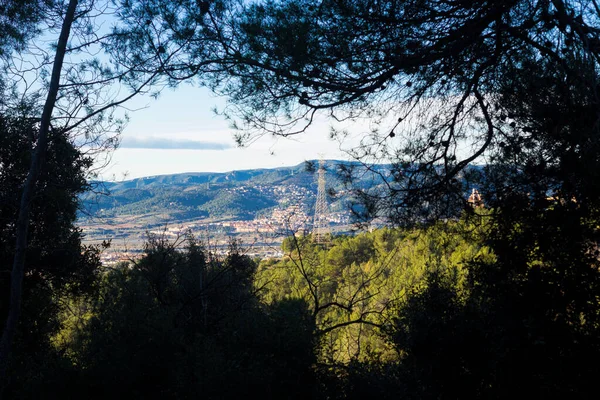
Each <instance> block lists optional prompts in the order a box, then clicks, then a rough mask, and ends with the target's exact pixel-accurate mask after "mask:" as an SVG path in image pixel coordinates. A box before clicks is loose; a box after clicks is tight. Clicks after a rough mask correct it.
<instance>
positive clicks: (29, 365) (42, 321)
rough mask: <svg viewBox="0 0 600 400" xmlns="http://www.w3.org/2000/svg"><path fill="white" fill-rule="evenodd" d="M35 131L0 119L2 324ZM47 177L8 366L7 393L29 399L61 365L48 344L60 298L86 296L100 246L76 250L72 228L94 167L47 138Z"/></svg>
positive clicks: (55, 137) (33, 223)
mask: <svg viewBox="0 0 600 400" xmlns="http://www.w3.org/2000/svg"><path fill="white" fill-rule="evenodd" d="M35 127H36V126H35V124H33V123H32V122H31V120H30V119H28V118H25V117H23V116H16V115H0V205H1V206H0V321H2V322H1V323H2V326H4V321H5V318H6V315H7V313H8V303H9V294H10V290H9V287H10V276H11V273H10V271H11V267H12V261H13V255H14V243H15V223H14V221H16V219H17V213H18V209H19V200H20V188H21V187H22V182H23V180H24V179H25V176H26V174H27V170H28V167H29V162H30V158H31V149H32V147H33V143H32V140H33V137H34V132H35ZM49 149H50V150H51V151H50V153H49V154H48V155H47V160H46V169H45V170H44V171H43V173H42V174H41V176H40V178H39V189H38V192H37V196H36V197H35V198H34V200H33V202H32V205H31V220H30V226H29V246H28V248H27V253H26V263H25V277H24V284H23V314H22V318H21V321H20V325H19V327H18V331H17V337H16V339H15V348H14V352H13V356H12V359H11V362H12V364H11V372H12V373H11V376H10V377H9V385H8V386H7V389H6V393H7V394H8V395H10V394H13V393H21V394H22V396H24V397H26V396H27V394H26V393H29V394H31V393H34V392H35V391H36V390H40V387H42V386H43V385H44V384H48V380H50V381H51V380H52V379H53V376H54V373H53V372H52V371H53V369H55V368H57V366H58V365H60V364H61V363H62V361H61V356H60V354H59V353H57V352H56V351H55V348H54V347H53V346H52V345H51V342H50V338H51V337H52V336H53V335H54V334H56V332H57V331H58V329H59V328H60V323H59V314H60V311H61V309H62V307H63V305H62V304H61V298H62V297H65V296H67V297H69V296H79V295H82V294H83V293H91V292H93V290H94V282H95V279H96V275H97V272H98V268H99V266H100V260H99V252H100V251H101V248H100V246H98V247H96V246H93V247H86V246H82V245H81V238H82V233H81V231H80V229H78V228H77V227H76V226H75V225H74V223H75V219H76V212H77V207H78V202H77V196H78V195H79V194H80V193H82V192H83V191H85V190H86V189H87V184H86V181H85V171H86V169H87V168H88V167H89V166H90V165H91V161H90V160H89V159H88V158H87V157H85V156H84V155H83V154H82V153H81V152H79V151H78V150H76V149H75V148H74V147H73V145H72V144H71V143H70V142H69V141H68V140H66V139H65V138H64V136H63V135H61V134H60V133H58V132H52V134H51V137H50V143H49Z"/></svg>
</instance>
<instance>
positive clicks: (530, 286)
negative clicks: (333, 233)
mask: <svg viewBox="0 0 600 400" xmlns="http://www.w3.org/2000/svg"><path fill="white" fill-rule="evenodd" d="M106 21H111V23H112V24H109V25H107V24H105V22H106ZM46 38H50V39H49V40H50V42H51V43H47V41H46ZM42 39H44V40H42ZM0 66H1V69H0V92H1V93H0V320H1V321H2V337H1V339H0V383H1V385H0V394H1V395H2V396H4V397H6V398H59V397H60V398H64V397H72V398H80V397H85V398H106V397H109V396H110V397H116V398H122V397H128V398H131V397H142V396H143V397H148V398H191V397H207V398H239V397H242V396H253V397H254V396H256V397H259V398H327V399H335V398H344V399H348V398H360V399H363V398H392V397H393V398H402V397H404V398H413V399H429V398H431V399H434V398H435V399H439V398H446V399H447V398H450V399H458V398H492V399H507V398H517V397H518V398H521V397H525V398H557V399H558V398H560V399H563V398H577V399H587V398H597V394H596V393H597V389H596V384H595V380H596V379H597V376H598V373H599V372H600V371H599V369H600V367H599V366H598V363H597V360H598V358H599V355H600V332H599V330H600V303H599V302H600V269H599V268H600V261H599V256H600V252H599V250H598V243H599V239H600V238H599V234H600V230H599V227H600V215H599V211H600V179H598V178H599V177H598V171H600V131H599V129H600V123H599V122H600V80H599V78H600V77H599V75H598V71H599V70H600V68H599V67H600V3H598V2H597V1H596V0H585V1H578V0H510V1H493V0H475V1H459V0H406V1H378V0H287V1H260V0H257V1H237V0H232V1H229V0H211V1H196V0H172V1H171V0H169V1H167V0H15V1H0ZM183 82H193V83H195V84H197V85H200V86H206V87H208V88H210V89H211V90H213V91H214V92H215V93H217V94H219V95H224V96H227V101H228V106H227V107H226V109H225V110H221V112H222V115H223V116H224V117H226V118H229V119H230V121H231V123H232V128H233V129H237V132H238V134H237V138H238V140H239V143H240V145H246V144H249V143H251V142H252V140H253V139H254V138H256V137H257V136H260V135H265V134H272V135H275V136H277V137H282V136H283V137H287V136H291V135H302V133H303V132H304V131H305V130H306V129H307V128H308V127H309V126H310V125H311V124H312V123H313V122H314V120H315V118H316V117H324V116H325V117H329V119H330V120H331V121H332V129H331V132H330V135H331V136H332V137H334V138H337V139H343V138H344V137H345V136H346V135H349V134H350V133H349V132H346V131H345V130H344V126H343V124H342V126H338V125H336V123H337V122H341V123H343V122H344V121H345V122H346V123H354V122H360V121H363V122H364V121H365V120H367V121H369V122H370V127H371V128H370V130H369V131H368V132H364V134H363V135H362V137H361V142H360V144H359V145H358V146H356V148H354V149H353V150H352V151H350V152H349V155H350V156H351V157H353V158H354V159H355V160H356V161H358V162H359V163H360V164H361V166H362V167H363V168H361V169H360V171H357V170H356V169H355V168H352V167H351V166H349V167H345V168H341V169H340V170H339V171H338V173H339V178H340V180H341V182H343V183H344V184H345V185H346V187H347V189H348V190H349V191H351V194H352V199H353V205H352V210H353V211H354V216H355V217H356V221H357V222H358V223H363V222H364V223H368V221H370V220H371V219H372V218H378V220H379V221H385V222H386V223H387V224H389V228H385V229H381V230H376V231H372V232H362V233H358V234H357V235H355V236H352V237H331V238H329V240H328V241H326V242H325V243H314V242H313V241H312V238H311V236H310V235H300V234H298V235H293V236H291V237H290V238H288V239H287V240H286V241H285V242H284V244H283V249H282V250H283V251H284V253H285V254H286V255H285V256H284V257H283V258H282V259H280V260H253V259H250V258H249V257H247V256H245V255H244V254H242V253H241V252H240V250H239V247H238V245H239V244H238V243H236V242H234V241H232V243H231V249H230V252H229V255H228V256H226V257H217V256H215V254H214V252H212V251H211V249H210V248H205V247H203V245H202V244H201V243H198V242H197V241H196V240H195V239H194V238H193V237H190V236H185V237H181V238H179V239H178V240H176V241H175V242H169V241H166V240H164V238H161V237H160V236H158V237H156V236H150V237H149V239H148V242H147V243H146V247H145V253H144V257H143V258H142V259H140V260H137V261H135V262H134V261H132V262H130V263H125V264H122V265H119V266H118V267H115V268H105V267H103V266H102V265H101V264H100V262H99V254H100V252H102V251H104V250H105V247H106V246H108V245H109V244H108V243H105V244H103V245H98V246H92V247H85V246H82V244H81V239H82V233H81V231H80V230H79V229H78V228H77V226H76V224H75V222H76V216H77V209H78V207H79V206H80V204H79V198H80V195H81V194H82V193H83V192H84V191H86V190H88V189H89V184H90V182H91V180H92V179H93V178H94V173H95V172H96V171H95V170H94V169H95V168H96V167H95V166H97V165H98V163H99V162H100V161H101V160H102V158H103V157H106V156H107V154H110V151H111V149H114V148H115V147H116V146H118V142H119V135H120V134H121V133H122V132H123V129H124V126H125V124H126V122H127V119H128V115H126V113H125V110H126V109H127V108H126V107H127V104H128V103H127V102H128V101H129V100H130V99H133V98H135V97H139V96H144V95H158V93H159V92H160V90H162V89H163V88H165V87H172V88H176V87H177V86H178V85H179V84H181V83H183ZM133 117H135V116H133ZM382 161H384V162H385V163H388V164H390V165H391V168H389V169H388V170H386V171H385V172H384V171H382V170H380V169H377V168H376V167H373V166H374V165H376V163H377V162H382ZM474 163H475V164H478V165H479V167H478V168H469V166H470V165H472V164H474ZM365 169H366V170H367V171H370V172H371V173H372V174H373V176H374V177H376V178H377V179H378V182H381V183H382V184H380V185H377V186H376V187H369V186H367V187H365V186H356V185H355V184H354V183H355V182H356V180H357V179H362V177H363V176H364V174H365V172H364V170H365ZM357 173H359V175H361V176H360V177H359V176H357ZM472 187H477V188H478V189H479V191H480V192H481V194H482V195H483V199H484V206H483V207H472V205H470V204H468V203H467V202H466V197H467V195H468V193H469V191H470V189H471V188H472Z"/></svg>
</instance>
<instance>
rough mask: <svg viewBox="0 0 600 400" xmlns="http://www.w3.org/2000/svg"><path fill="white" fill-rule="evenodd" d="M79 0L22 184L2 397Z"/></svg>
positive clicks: (1, 358)
mask: <svg viewBox="0 0 600 400" xmlns="http://www.w3.org/2000/svg"><path fill="white" fill-rule="evenodd" d="M78 1H79V0H70V1H69V6H68V7H67V13H66V15H65V19H64V20H63V24H62V27H61V31H60V36H59V39H58V45H57V47H56V53H55V57H54V65H53V66H52V77H51V79H50V88H49V91H48V95H47V97H46V102H45V104H44V110H43V112H42V118H41V121H40V128H39V133H38V138H37V143H36V147H35V150H34V151H33V155H32V158H31V165H30V167H29V172H28V174H27V179H26V180H25V183H24V185H23V192H22V194H21V204H20V207H19V216H18V219H17V224H16V232H15V236H16V245H15V256H14V260H13V267H12V272H11V278H10V305H9V309H8V316H7V318H6V324H5V326H4V330H3V332H2V339H0V398H1V397H2V392H3V389H4V386H5V381H6V373H7V369H8V364H9V356H10V349H11V345H12V342H13V338H14V335H15V332H16V330H17V325H18V322H19V316H20V314H21V300H22V291H23V275H24V272H25V271H24V269H25V268H24V267H25V251H26V250H27V232H28V230H29V211H30V206H31V200H32V198H33V196H34V193H35V188H36V182H37V179H38V176H39V174H40V171H42V168H43V164H44V158H45V153H46V150H47V147H48V131H49V129H50V120H51V118H52V112H53V110H54V106H55V103H56V97H57V95H58V88H59V82H60V75H61V71H62V65H63V60H64V58H65V52H66V48H67V41H68V39H69V35H70V33H71V26H72V24H73V21H74V19H75V10H76V8H77V4H78Z"/></svg>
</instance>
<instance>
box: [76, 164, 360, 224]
mask: <svg viewBox="0 0 600 400" xmlns="http://www.w3.org/2000/svg"><path fill="white" fill-rule="evenodd" d="M340 163H343V162H341V161H335V160H330V161H327V162H326V163H325V168H326V171H327V172H326V179H327V188H328V189H333V191H335V192H336V193H337V194H338V196H336V198H330V199H329V200H330V205H331V208H332V210H334V211H341V210H342V209H344V208H345V206H346V204H347V202H348V200H349V199H348V197H347V195H346V192H345V191H344V188H343V187H342V185H341V184H340V182H339V179H338V178H337V174H336V171H337V168H338V166H339V164H340ZM346 164H347V163H346ZM307 166H308V167H307ZM311 166H313V167H311ZM92 186H93V190H92V191H90V192H88V193H86V194H85V195H84V196H82V211H81V213H80V220H81V221H85V220H86V219H87V218H90V217H93V218H96V217H100V218H113V217H117V216H136V215H137V216H148V215H155V216H157V217H158V216H160V218H161V219H163V220H164V219H168V220H170V221H172V222H183V221H187V220H191V219H198V218H211V219H215V218H217V219H222V218H236V219H241V220H250V219H253V218H255V217H256V216H257V215H261V214H264V213H266V212H269V211H270V210H272V209H274V208H276V207H277V206H278V205H280V206H284V207H285V206H287V205H291V204H294V205H299V206H301V207H302V208H303V209H304V210H305V211H306V212H307V213H312V211H313V208H314V202H315V196H316V192H317V182H316V170H315V168H314V162H313V163H302V164H299V165H296V166H293V167H281V168H274V169H252V170H245V171H231V172H224V173H210V172H197V173H182V174H174V175H160V176H151V177H144V178H138V179H132V180H127V181H122V182H94V183H93V184H92Z"/></svg>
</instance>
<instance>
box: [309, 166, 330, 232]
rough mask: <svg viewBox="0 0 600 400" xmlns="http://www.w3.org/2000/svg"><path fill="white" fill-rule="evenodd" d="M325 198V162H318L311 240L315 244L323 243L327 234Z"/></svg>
mask: <svg viewBox="0 0 600 400" xmlns="http://www.w3.org/2000/svg"><path fill="white" fill-rule="evenodd" d="M327 212H328V207H327V198H326V195H325V162H324V161H323V158H322V157H321V159H320V160H319V171H318V190H317V203H316V204H315V220H314V223H313V240H314V241H315V243H323V242H325V236H326V235H327V234H328V233H329V224H328V223H327Z"/></svg>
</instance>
